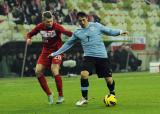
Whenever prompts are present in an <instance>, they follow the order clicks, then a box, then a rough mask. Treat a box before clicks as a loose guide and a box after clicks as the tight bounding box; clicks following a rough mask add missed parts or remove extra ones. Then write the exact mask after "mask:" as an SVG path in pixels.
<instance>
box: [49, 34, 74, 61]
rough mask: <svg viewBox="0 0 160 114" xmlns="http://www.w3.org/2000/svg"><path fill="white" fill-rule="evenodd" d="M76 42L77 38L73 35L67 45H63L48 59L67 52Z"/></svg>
mask: <svg viewBox="0 0 160 114" xmlns="http://www.w3.org/2000/svg"><path fill="white" fill-rule="evenodd" d="M76 40H77V38H76V37H75V36H74V35H73V36H72V37H71V38H70V39H69V40H68V41H67V42H66V43H64V44H63V46H62V47H61V48H60V49H59V50H58V51H56V52H53V53H51V54H50V55H49V56H48V57H49V58H52V57H55V56H57V55H60V54H62V53H64V52H66V51H67V50H69V49H70V48H71V47H72V46H73V45H74V43H75V41H76Z"/></svg>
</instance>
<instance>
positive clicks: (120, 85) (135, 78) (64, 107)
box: [0, 72, 160, 114]
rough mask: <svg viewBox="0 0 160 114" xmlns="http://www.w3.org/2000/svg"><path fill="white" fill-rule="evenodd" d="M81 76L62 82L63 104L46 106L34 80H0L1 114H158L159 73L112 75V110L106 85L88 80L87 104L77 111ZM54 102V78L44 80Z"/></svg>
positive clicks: (93, 79) (92, 79)
mask: <svg viewBox="0 0 160 114" xmlns="http://www.w3.org/2000/svg"><path fill="white" fill-rule="evenodd" d="M79 78H80V76H78V77H72V78H67V77H64V78H63V85H64V95H65V102H64V103H63V104H60V105H57V104H54V105H48V104H47V97H46V95H45V94H44V93H43V92H42V90H41V88H40V86H39V84H38V82H37V80H36V78H35V77H31V78H30V77H29V78H1V79H0V114H159V112H160V73H157V74H151V73H147V72H140V73H114V74H113V78H114V79H115V81H116V97H117V100H118V104H117V105H116V106H115V107H106V106H105V105H104V103H103V98H104V96H105V95H106V94H107V93H108V89H107V87H106V84H105V81H104V80H103V79H98V78H97V76H95V75H93V76H91V77H90V79H89V80H90V87H89V98H90V100H89V104H88V105H85V106H82V107H77V106H75V102H76V101H77V100H79V98H81V93H80V81H79ZM47 80H48V83H49V86H50V88H51V90H52V91H53V92H54V97H55V100H56V99H57V92H56V88H55V83H54V80H53V78H51V77H48V78H47Z"/></svg>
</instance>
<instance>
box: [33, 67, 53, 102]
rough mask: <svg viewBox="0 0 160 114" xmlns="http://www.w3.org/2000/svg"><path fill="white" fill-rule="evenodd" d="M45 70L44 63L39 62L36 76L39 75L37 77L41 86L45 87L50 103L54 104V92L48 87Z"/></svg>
mask: <svg viewBox="0 0 160 114" xmlns="http://www.w3.org/2000/svg"><path fill="white" fill-rule="evenodd" d="M44 70H45V66H44V65H42V64H37V65H36V70H35V73H36V76H37V79H38V82H39V84H40V86H41V88H42V89H43V91H44V92H45V93H46V94H47V96H48V101H49V104H53V96H52V93H51V91H50V89H49V87H48V84H47V81H46V78H45V76H44V74H43V72H44Z"/></svg>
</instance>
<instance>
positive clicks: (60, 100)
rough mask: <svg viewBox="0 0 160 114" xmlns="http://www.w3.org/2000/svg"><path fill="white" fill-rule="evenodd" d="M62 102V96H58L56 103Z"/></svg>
mask: <svg viewBox="0 0 160 114" xmlns="http://www.w3.org/2000/svg"><path fill="white" fill-rule="evenodd" d="M63 102H64V97H61V96H59V97H58V100H57V102H56V104H61V103H63Z"/></svg>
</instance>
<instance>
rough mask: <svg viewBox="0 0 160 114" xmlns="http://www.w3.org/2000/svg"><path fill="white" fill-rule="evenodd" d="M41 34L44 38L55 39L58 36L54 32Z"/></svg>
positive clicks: (42, 32)
mask: <svg viewBox="0 0 160 114" xmlns="http://www.w3.org/2000/svg"><path fill="white" fill-rule="evenodd" d="M40 34H41V36H42V37H43V38H48V37H49V38H53V37H55V36H56V32H55V31H54V30H51V31H40Z"/></svg>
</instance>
